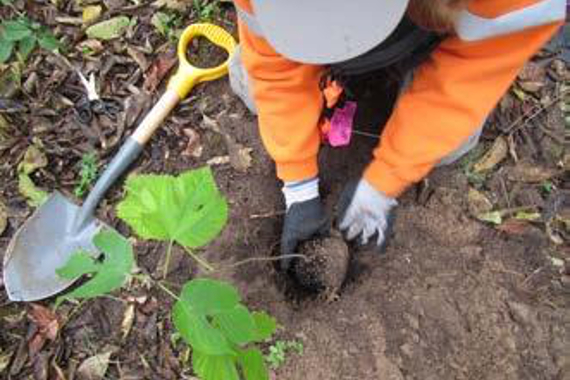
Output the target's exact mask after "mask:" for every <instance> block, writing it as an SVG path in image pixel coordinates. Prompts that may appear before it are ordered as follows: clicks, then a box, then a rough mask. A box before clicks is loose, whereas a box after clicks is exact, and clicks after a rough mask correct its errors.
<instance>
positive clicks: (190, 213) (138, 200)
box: [117, 167, 228, 248]
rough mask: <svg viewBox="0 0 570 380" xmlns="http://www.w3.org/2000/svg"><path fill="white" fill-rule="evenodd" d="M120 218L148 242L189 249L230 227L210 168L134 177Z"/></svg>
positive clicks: (128, 188)
mask: <svg viewBox="0 0 570 380" xmlns="http://www.w3.org/2000/svg"><path fill="white" fill-rule="evenodd" d="M125 186H126V189H127V196H126V197H125V199H124V200H123V201H122V202H121V203H120V204H119V205H118V206H117V214H118V216H119V218H121V219H122V220H124V221H125V222H126V223H127V224H128V225H129V226H130V227H131V228H133V229H134V230H135V232H136V233H137V234H138V235H139V236H140V237H142V238H144V239H155V240H162V241H170V240H174V241H176V242H177V243H178V244H181V245H183V246H185V247H189V248H197V247H201V246H204V245H206V244H207V243H209V242H210V241H211V240H212V239H214V238H215V237H216V236H217V235H218V234H219V233H220V231H221V230H222V228H223V227H224V225H225V224H226V221H227V217H228V206H227V203H226V201H225V199H224V197H223V196H222V195H221V194H220V193H219V191H218V189H217V186H216V183H215V181H214V177H213V175H212V172H211V170H210V168H209V167H207V168H202V169H196V170H191V171H188V172H186V173H184V174H182V175H180V176H178V177H173V176H167V175H139V176H132V177H130V178H129V179H128V180H127V183H126V185H125Z"/></svg>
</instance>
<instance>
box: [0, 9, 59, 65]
mask: <svg viewBox="0 0 570 380" xmlns="http://www.w3.org/2000/svg"><path fill="white" fill-rule="evenodd" d="M38 45H39V46H40V47H42V48H44V49H46V50H50V51H56V50H58V49H59V48H60V47H61V42H60V41H59V40H58V39H57V38H55V36H54V35H53V34H51V32H50V31H49V30H48V29H47V28H46V27H44V26H42V25H40V24H38V23H37V22H34V21H32V20H30V19H29V18H28V17H26V16H19V17H17V18H14V19H10V20H6V21H2V22H1V23H0V63H5V62H7V61H8V60H9V59H10V57H11V56H12V55H13V54H14V53H15V54H16V55H17V56H18V58H19V59H20V60H21V61H26V59H27V58H28V57H29V56H30V54H31V53H32V52H33V51H34V49H35V48H36V46H38Z"/></svg>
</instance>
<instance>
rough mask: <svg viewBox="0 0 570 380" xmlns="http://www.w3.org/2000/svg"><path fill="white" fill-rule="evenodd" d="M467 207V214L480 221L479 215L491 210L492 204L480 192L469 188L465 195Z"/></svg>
mask: <svg viewBox="0 0 570 380" xmlns="http://www.w3.org/2000/svg"><path fill="white" fill-rule="evenodd" d="M467 205H468V208H469V213H470V214H471V215H472V216H474V217H475V218H477V219H480V217H481V215H484V214H485V213H488V212H490V211H491V210H492V209H493V203H492V202H491V201H490V200H489V198H487V196H486V195H485V194H483V193H482V192H480V191H478V190H475V189H473V188H470V189H469V192H468V193H467Z"/></svg>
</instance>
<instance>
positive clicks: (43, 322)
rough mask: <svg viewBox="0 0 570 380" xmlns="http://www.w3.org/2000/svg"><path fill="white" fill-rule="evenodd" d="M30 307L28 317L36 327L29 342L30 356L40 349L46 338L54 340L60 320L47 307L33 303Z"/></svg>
mask: <svg viewBox="0 0 570 380" xmlns="http://www.w3.org/2000/svg"><path fill="white" fill-rule="evenodd" d="M30 307H31V310H30V312H29V314H28V318H29V319H30V321H32V322H33V323H34V324H35V325H36V327H37V332H36V333H35V334H34V336H32V338H31V339H30V342H29V349H30V356H31V357H33V356H35V355H36V354H37V353H38V352H40V351H41V349H42V348H43V346H44V344H45V342H46V340H51V341H54V340H55V339H56V337H57V334H58V332H59V328H60V322H59V319H58V317H57V315H56V314H55V313H54V312H53V311H51V310H50V309H48V308H47V307H44V306H41V305H38V304H34V303H33V304H31V305H30Z"/></svg>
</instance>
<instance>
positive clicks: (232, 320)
mask: <svg viewBox="0 0 570 380" xmlns="http://www.w3.org/2000/svg"><path fill="white" fill-rule="evenodd" d="M214 322H215V323H216V324H217V325H218V326H219V327H220V330H222V332H223V334H224V336H225V337H226V338H227V339H228V340H229V341H230V342H232V343H234V344H237V345H240V346H244V345H246V344H247V343H249V342H252V341H253V340H254V339H255V338H256V334H257V326H256V325H255V321H254V319H253V317H252V316H251V313H250V312H249V310H247V308H246V307H245V306H243V305H236V306H235V307H234V309H233V310H231V311H228V312H225V313H221V314H216V315H214Z"/></svg>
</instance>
